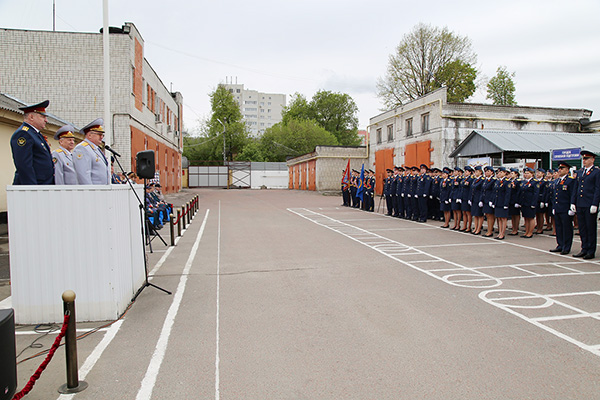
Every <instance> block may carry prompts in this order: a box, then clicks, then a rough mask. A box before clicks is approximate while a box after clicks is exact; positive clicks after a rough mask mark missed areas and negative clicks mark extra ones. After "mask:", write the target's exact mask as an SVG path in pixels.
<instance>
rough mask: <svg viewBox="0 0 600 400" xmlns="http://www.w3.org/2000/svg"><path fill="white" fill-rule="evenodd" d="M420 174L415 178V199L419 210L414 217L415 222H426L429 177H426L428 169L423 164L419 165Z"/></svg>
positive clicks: (429, 187) (429, 189)
mask: <svg viewBox="0 0 600 400" xmlns="http://www.w3.org/2000/svg"><path fill="white" fill-rule="evenodd" d="M420 167H421V168H420V169H421V171H420V172H421V174H420V175H418V176H417V178H416V179H417V183H416V185H415V198H416V199H417V201H416V203H417V209H418V210H419V212H418V215H417V216H416V217H417V218H416V220H417V222H427V213H428V211H427V205H428V204H427V202H428V201H429V192H430V191H431V177H430V176H429V175H427V171H428V170H429V168H428V167H427V165H425V164H421V166H420ZM413 219H414V218H413Z"/></svg>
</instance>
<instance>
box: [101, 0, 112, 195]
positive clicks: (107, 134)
mask: <svg viewBox="0 0 600 400" xmlns="http://www.w3.org/2000/svg"><path fill="white" fill-rule="evenodd" d="M102 13H103V22H104V23H103V28H104V29H103V30H102V42H103V44H104V143H106V144H107V145H109V146H112V132H111V130H112V126H111V123H110V122H111V120H112V118H111V115H110V46H109V41H108V38H109V36H108V0H102ZM108 160H109V164H108V183H109V184H110V182H111V178H112V175H111V172H110V158H108Z"/></svg>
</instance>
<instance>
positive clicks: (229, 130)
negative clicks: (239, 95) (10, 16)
mask: <svg viewBox="0 0 600 400" xmlns="http://www.w3.org/2000/svg"><path fill="white" fill-rule="evenodd" d="M209 96H210V103H211V109H212V114H211V116H210V118H209V120H208V121H205V123H204V124H203V128H202V132H201V135H200V137H197V138H192V137H187V138H184V150H183V154H184V156H186V157H187V158H188V159H189V160H190V161H199V160H203V161H207V160H208V161H212V162H214V161H217V160H223V138H224V139H225V156H226V159H227V161H232V160H235V159H236V155H237V154H239V153H241V152H242V150H243V149H244V147H245V145H246V144H247V142H248V129H247V128H246V124H245V122H244V121H243V120H242V113H241V112H240V108H239V105H238V103H237V102H236V101H235V99H234V98H233V95H232V94H231V93H229V92H228V91H227V89H225V87H223V86H221V85H219V86H218V87H217V88H216V89H215V91H214V92H212V93H211V94H210V95H209Z"/></svg>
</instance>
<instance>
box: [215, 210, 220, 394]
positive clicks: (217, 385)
mask: <svg viewBox="0 0 600 400" xmlns="http://www.w3.org/2000/svg"><path fill="white" fill-rule="evenodd" d="M220 294H221V200H219V213H218V218H217V312H216V317H215V318H216V328H215V330H216V339H215V400H219V398H220V396H221V394H220V371H219V364H220V362H221V359H220V357H219V311H220V298H221V296H220Z"/></svg>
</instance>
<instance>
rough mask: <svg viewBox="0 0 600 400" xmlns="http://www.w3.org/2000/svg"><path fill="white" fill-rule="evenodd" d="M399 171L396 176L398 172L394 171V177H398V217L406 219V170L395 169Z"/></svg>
mask: <svg viewBox="0 0 600 400" xmlns="http://www.w3.org/2000/svg"><path fill="white" fill-rule="evenodd" d="M395 169H397V170H398V172H397V174H398V175H396V171H394V175H395V176H396V207H397V209H396V217H398V218H405V217H406V199H405V197H404V186H405V184H406V175H407V173H406V170H405V169H404V168H402V167H395Z"/></svg>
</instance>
